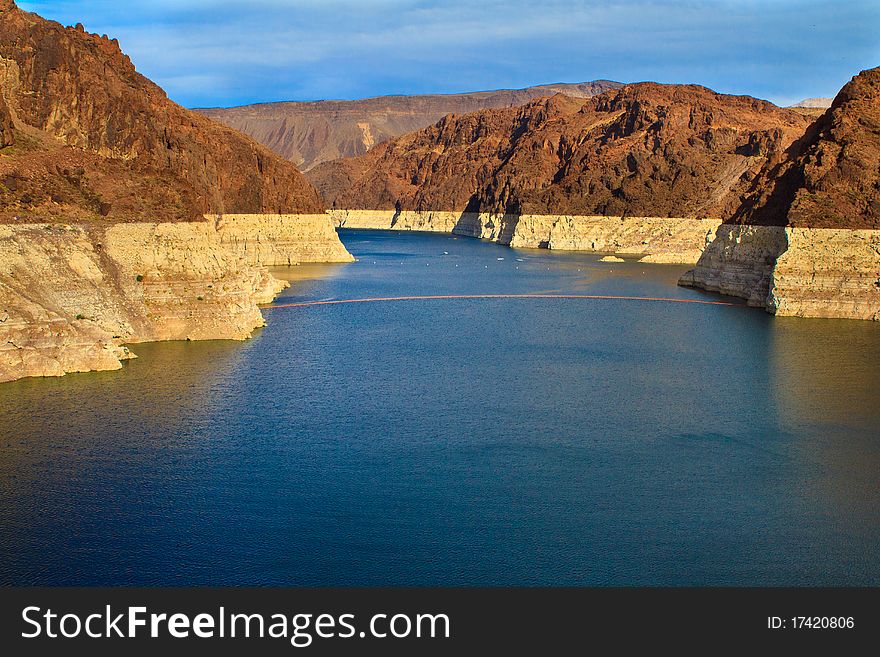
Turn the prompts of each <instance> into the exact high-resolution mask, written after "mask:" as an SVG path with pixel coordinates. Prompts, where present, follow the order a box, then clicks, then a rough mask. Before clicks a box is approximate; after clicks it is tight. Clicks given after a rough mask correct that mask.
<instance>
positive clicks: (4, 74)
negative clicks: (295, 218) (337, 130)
mask: <svg viewBox="0 0 880 657" xmlns="http://www.w3.org/2000/svg"><path fill="white" fill-rule="evenodd" d="M0 88H2V94H0V95H2V96H3V98H4V103H3V105H4V106H5V107H3V106H0V134H2V142H0V143H2V145H3V146H5V148H4V149H3V150H2V151H0V154H2V157H0V178H2V182H3V187H2V188H0V215H2V216H3V217H4V218H6V219H9V218H10V217H19V218H27V219H37V220H38V219H43V218H65V219H68V220H70V219H76V218H96V217H102V216H103V217H108V218H109V219H110V220H131V219H137V218H150V219H154V220H155V219H188V218H193V217H200V216H201V215H202V214H204V213H205V212H213V213H223V212H320V211H321V210H322V204H321V201H320V199H319V198H318V196H317V194H316V193H315V190H314V189H313V188H312V187H311V185H309V183H308V182H307V181H306V180H305V179H304V178H303V177H302V175H301V174H300V173H299V172H298V171H297V170H296V168H295V167H294V166H293V165H292V164H290V163H289V162H286V161H284V160H283V159H282V158H280V157H278V156H276V155H275V154H273V153H271V152H270V151H269V150H268V149H266V148H265V147H263V146H261V145H259V144H257V143H255V142H254V141H252V140H251V139H249V138H247V137H245V136H243V135H241V134H239V133H238V132H236V131H234V130H231V129H229V128H227V127H225V126H222V125H219V124H217V123H215V122H213V121H211V120H209V119H207V118H206V117H204V116H201V115H199V114H197V113H195V112H191V111H189V110H187V109H185V108H183V107H180V106H179V105H177V104H175V103H174V102H172V101H171V100H169V99H168V97H167V96H166V94H165V93H164V92H163V91H162V90H161V89H160V88H159V87H158V86H156V85H155V84H153V83H152V82H151V81H150V80H148V79H147V78H145V77H144V76H142V75H140V74H139V73H138V72H137V71H136V70H135V67H134V65H133V64H132V62H131V61H130V59H129V58H128V57H127V56H126V55H125V54H123V53H122V51H121V50H120V49H119V44H118V42H117V41H116V40H115V39H109V38H107V37H106V36H98V35H94V34H89V33H87V32H85V30H83V28H82V26H81V25H77V26H76V27H64V26H62V25H60V24H58V23H55V22H53V21H48V20H45V19H43V18H41V17H39V16H37V15H36V14H31V13H28V12H25V11H22V10H21V9H19V8H18V7H16V5H15V3H14V2H12V0H0ZM13 142H14V143H13Z"/></svg>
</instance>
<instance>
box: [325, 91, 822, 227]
mask: <svg viewBox="0 0 880 657" xmlns="http://www.w3.org/2000/svg"><path fill="white" fill-rule="evenodd" d="M808 124H809V120H808V119H807V118H805V117H803V116H801V115H799V114H797V113H795V112H792V111H790V110H785V109H780V108H778V107H775V106H774V105H772V104H770V103H767V102H764V101H760V100H756V99H754V98H749V97H743V96H725V95H722V94H716V93H714V92H712V91H711V90H709V89H705V88H703V87H697V86H681V85H661V84H654V83H642V84H634V85H628V86H625V87H623V88H621V89H619V90H616V91H609V92H606V93H603V94H601V95H599V96H596V97H594V98H590V99H587V100H583V99H580V100H578V99H572V98H569V97H566V96H561V95H558V96H554V97H552V98H545V99H541V100H536V101H533V102H531V103H529V104H527V105H525V106H523V107H519V108H509V109H498V110H486V111H481V112H475V113H472V114H466V115H464V116H448V117H445V118H444V119H442V120H441V121H439V122H438V123H437V124H435V125H433V126H431V127H429V128H426V129H424V130H421V131H419V132H416V133H412V134H409V135H405V136H403V137H400V138H398V139H395V140H392V141H389V142H386V143H384V144H380V145H378V146H376V147H374V148H373V149H372V150H370V151H369V152H368V153H367V154H366V155H364V156H362V157H360V158H354V159H353V160H339V161H336V162H328V163H325V164H323V165H320V166H318V167H315V168H314V169H312V170H311V171H310V172H309V173H308V176H309V178H310V179H311V180H312V181H313V182H314V183H315V184H316V186H317V187H318V189H319V191H321V193H322V194H323V195H324V197H325V199H326V200H327V201H328V203H329V204H331V205H332V206H333V208H337V209H342V210H353V209H361V210H384V209H398V210H416V211H458V212H488V213H493V214H523V215H525V214H531V215H579V216H613V217H621V216H633V217H678V218H687V217H695V218H700V217H718V218H723V217H725V216H730V214H731V213H732V212H733V210H734V209H735V208H736V207H737V206H738V205H739V202H740V191H741V189H742V188H743V185H747V184H748V182H749V181H750V179H751V177H752V176H754V175H756V174H757V172H758V171H759V170H760V169H761V167H762V166H763V165H764V164H765V163H766V162H767V161H768V160H771V159H773V158H775V157H780V156H781V154H782V153H783V152H784V150H785V149H786V148H787V147H788V146H789V145H790V144H791V143H792V142H793V141H794V140H795V139H796V138H797V137H799V136H801V135H802V134H803V131H804V129H805V128H806V126H807V125H808Z"/></svg>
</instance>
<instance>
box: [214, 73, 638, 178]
mask: <svg viewBox="0 0 880 657" xmlns="http://www.w3.org/2000/svg"><path fill="white" fill-rule="evenodd" d="M620 86H621V85H620V83H618V82H609V81H608V80H597V81H595V82H583V83H579V84H548V85H541V86H537V87H529V88H527V89H502V90H498V91H479V92H475V93H467V94H443V95H441V94H436V95H424V96H381V97H378V98H366V99H364V100H322V101H318V102H286V103H264V104H259V105H245V106H242V107H231V108H228V109H224V108H210V109H200V110H197V111H199V112H202V113H203V114H205V115H206V116H209V117H211V118H212V119H215V120H217V121H220V122H221V123H225V124H226V125H228V126H231V127H233V128H235V129H237V130H241V131H242V132H243V133H245V134H247V135H250V136H251V137H253V138H254V139H256V140H257V141H259V142H260V143H262V144H265V145H266V146H268V147H269V148H271V149H272V150H273V151H275V152H276V153H279V154H281V155H283V156H284V157H286V158H287V159H289V160H291V161H292V162H293V163H294V164H296V165H297V166H299V167H300V168H301V169H302V170H304V171H307V170H309V169H311V168H312V167H314V166H315V165H317V164H320V163H321V162H326V161H328V160H334V159H337V158H340V157H355V156H358V155H363V154H364V153H366V152H367V150H369V149H370V148H371V147H372V146H373V145H375V144H378V143H381V142H383V141H387V140H388V139H391V138H393V137H398V136H400V135H403V134H406V133H409V132H414V131H415V130H420V129H421V128H426V127H428V126H429V125H431V124H433V123H436V122H437V121H438V120H440V119H441V118H442V117H444V116H446V115H447V114H465V113H467V112H475V111H477V110H481V109H490V108H500V107H518V106H520V105H525V104H526V103H527V102H529V101H531V100H534V99H535V98H540V97H544V96H551V95H553V94H555V93H564V94H566V95H568V96H573V97H576V98H589V97H590V96H595V95H596V94H598V93H602V92H603V91H607V90H609V89H616V88H618V87H620Z"/></svg>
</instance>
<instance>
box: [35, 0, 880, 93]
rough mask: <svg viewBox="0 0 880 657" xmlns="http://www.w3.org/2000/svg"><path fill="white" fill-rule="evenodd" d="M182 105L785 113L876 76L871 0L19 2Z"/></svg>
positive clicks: (879, 56)
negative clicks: (539, 106) (610, 90)
mask: <svg viewBox="0 0 880 657" xmlns="http://www.w3.org/2000/svg"><path fill="white" fill-rule="evenodd" d="M19 5H20V6H21V7H22V8H23V9H26V10H28V11H35V12H37V13H39V14H41V15H42V16H44V17H46V18H51V19H54V20H57V21H59V22H61V23H64V24H69V25H72V24H74V23H77V22H81V23H83V24H84V25H85V26H86V29H88V30H89V31H91V32H97V33H106V34H109V35H110V36H115V37H117V38H118V39H119V41H120V43H121V45H122V48H123V50H124V51H125V52H127V53H128V54H129V55H131V58H132V60H133V61H134V63H135V65H136V66H137V68H138V70H139V71H140V72H142V73H144V74H145V75H147V76H148V77H150V78H152V79H153V80H154V81H156V82H157V83H158V84H160V85H161V86H162V87H163V88H165V90H166V91H167V92H168V94H169V95H170V96H171V97H172V98H173V99H174V100H176V101H177V102H179V103H181V104H183V105H186V106H189V107H196V106H213V105H218V106H229V105H240V104H245V103H251V102H265V101H272V100H315V99H322V98H363V97H367V96H376V95H383V94H396V93H403V94H411V93H450V92H457V91H473V90H480V89H497V88H516V87H525V86H529V85H533V84H540V83H546V82H581V81H585V80H593V79H598V78H606V79H612V80H620V81H622V82H636V81H640V80H656V81H659V82H694V83H698V84H703V85H706V86H708V87H711V88H713V89H715V90H716V91H720V92H724V93H742V94H750V95H753V96H758V97H760V98H766V99H769V100H772V101H774V102H776V103H778V104H789V103H792V102H795V101H797V100H800V99H802V98H805V97H810V96H833V95H834V94H835V93H836V92H837V90H838V89H839V88H840V87H841V86H842V85H843V84H844V83H846V81H847V80H849V79H850V78H851V77H852V76H853V75H855V74H856V73H858V72H859V71H860V70H862V69H865V68H871V67H873V66H878V65H880V1H878V0H836V1H827V0H764V1H763V2H758V1H752V0H685V1H680V2H672V1H670V0H653V1H646V0H611V1H607V0H606V1H604V2H594V1H586V0H580V1H578V0H568V1H559V0H507V1H500V0H359V1H358V0H126V1H120V0H30V1H27V2H25V1H24V0H19Z"/></svg>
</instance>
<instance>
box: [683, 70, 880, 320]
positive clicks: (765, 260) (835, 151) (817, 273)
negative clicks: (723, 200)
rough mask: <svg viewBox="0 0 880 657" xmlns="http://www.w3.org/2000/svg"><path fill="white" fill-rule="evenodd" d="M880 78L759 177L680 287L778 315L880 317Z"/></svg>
mask: <svg viewBox="0 0 880 657" xmlns="http://www.w3.org/2000/svg"><path fill="white" fill-rule="evenodd" d="M878 179H880V69H872V70H869V71H863V72H862V73H861V74H860V75H858V76H856V77H855V78H853V80H852V81H851V82H850V83H849V84H847V85H846V86H845V87H844V88H843V89H842V90H841V92H840V93H839V94H838V95H837V97H836V98H835V99H834V103H833V104H832V106H831V108H830V109H829V110H828V111H827V112H826V113H825V114H823V115H822V117H820V118H819V119H818V120H817V121H816V123H814V124H813V125H812V126H810V128H809V129H808V130H807V132H806V134H805V135H804V137H803V138H802V139H800V140H798V141H797V142H796V143H794V144H793V145H792V146H791V147H790V148H789V149H788V150H787V152H786V156H785V157H784V158H782V159H781V160H780V161H778V162H775V163H774V162H771V163H768V165H767V166H765V168H764V169H763V170H762V171H761V172H760V174H759V175H758V176H756V177H755V179H754V181H753V183H752V192H751V194H749V195H748V196H746V197H745V200H744V201H743V203H742V204H741V206H740V207H739V208H738V209H737V211H736V212H735V213H734V215H733V217H732V219H731V221H732V222H733V223H734V224H735V225H729V226H725V227H724V228H723V229H721V230H719V231H718V237H717V238H716V240H715V242H713V243H712V245H711V246H710V247H709V248H708V249H707V250H706V252H705V253H704V255H703V257H702V258H701V259H700V261H699V262H698V264H697V267H696V268H695V269H694V270H693V271H691V272H688V273H687V274H685V275H684V277H683V278H682V280H681V283H682V284H683V285H693V286H697V287H702V288H705V289H709V290H716V291H719V292H723V293H725V294H732V295H735V296H739V297H743V298H746V299H748V300H749V303H752V304H754V305H759V306H763V307H765V308H766V309H767V310H768V311H769V312H773V313H775V314H778V315H795V316H799V317H843V318H852V319H875V320H876V319H878V317H880V242H878V235H880V230H878V229H880V186H878Z"/></svg>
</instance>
